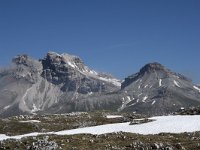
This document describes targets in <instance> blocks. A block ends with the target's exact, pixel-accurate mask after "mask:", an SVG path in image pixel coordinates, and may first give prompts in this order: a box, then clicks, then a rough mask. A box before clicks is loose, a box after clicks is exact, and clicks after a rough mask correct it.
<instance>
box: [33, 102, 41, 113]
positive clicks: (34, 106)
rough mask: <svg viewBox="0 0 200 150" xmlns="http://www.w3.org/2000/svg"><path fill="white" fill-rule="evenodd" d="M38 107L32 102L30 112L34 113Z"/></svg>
mask: <svg viewBox="0 0 200 150" xmlns="http://www.w3.org/2000/svg"><path fill="white" fill-rule="evenodd" d="M39 110H40V109H39V108H37V107H36V105H35V104H33V109H32V110H31V113H34V112H36V111H39Z"/></svg>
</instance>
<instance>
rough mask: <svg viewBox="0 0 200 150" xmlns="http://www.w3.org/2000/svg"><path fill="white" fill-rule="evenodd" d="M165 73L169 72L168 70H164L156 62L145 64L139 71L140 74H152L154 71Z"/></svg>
mask: <svg viewBox="0 0 200 150" xmlns="http://www.w3.org/2000/svg"><path fill="white" fill-rule="evenodd" d="M158 70H161V71H165V72H169V70H168V69H167V68H165V67H164V66H163V65H161V64H160V63H158V62H153V63H148V64H146V65H145V66H144V67H142V68H141V69H140V73H142V74H143V73H145V72H152V71H153V72H154V71H158Z"/></svg>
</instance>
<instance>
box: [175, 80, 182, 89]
mask: <svg viewBox="0 0 200 150" xmlns="http://www.w3.org/2000/svg"><path fill="white" fill-rule="evenodd" d="M174 84H175V85H176V86H177V87H179V88H180V87H181V86H180V85H179V84H178V82H176V81H175V80H174Z"/></svg>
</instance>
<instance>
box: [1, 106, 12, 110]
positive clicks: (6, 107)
mask: <svg viewBox="0 0 200 150" xmlns="http://www.w3.org/2000/svg"><path fill="white" fill-rule="evenodd" d="M10 106H11V105H8V106H5V107H4V108H3V109H4V110H6V109H8V108H10Z"/></svg>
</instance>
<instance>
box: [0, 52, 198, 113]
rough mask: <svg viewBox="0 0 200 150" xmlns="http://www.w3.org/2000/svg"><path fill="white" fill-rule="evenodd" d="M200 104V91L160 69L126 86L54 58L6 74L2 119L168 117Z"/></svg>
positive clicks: (0, 76)
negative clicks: (87, 114)
mask: <svg viewBox="0 0 200 150" xmlns="http://www.w3.org/2000/svg"><path fill="white" fill-rule="evenodd" d="M199 104H200V87H199V86H197V85H193V83H192V81H191V80H189V79H187V78H186V77H184V76H183V75H181V74H177V73H174V72H172V71H170V70H169V69H167V68H165V67H164V66H162V65H161V64H159V63H150V64H147V65H145V66H144V67H143V68H142V69H141V70H140V71H139V72H138V73H136V74H134V75H131V76H129V77H127V78H125V80H124V82H123V83H122V84H121V81H120V80H118V79H116V78H114V77H112V76H111V75H109V74H105V73H99V72H96V71H94V70H92V69H90V68H89V67H87V66H86V65H85V64H84V62H83V61H82V60H81V59H80V58H79V57H77V56H73V55H69V54H61V55H60V54H57V53H55V52H49V53H47V55H46V56H45V57H44V58H43V59H40V60H35V59H32V58H30V57H29V56H27V55H19V56H16V57H15V58H13V60H12V66H11V67H10V68H7V69H4V70H2V71H0V116H1V117H7V116H13V115H19V114H35V113H37V114H44V113H51V114H54V113H67V112H72V111H93V110H113V111H129V112H137V113H143V114H150V115H151V114H153V115H162V114H166V113H170V112H173V111H176V110H178V109H180V108H181V107H190V106H194V105H199Z"/></svg>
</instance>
